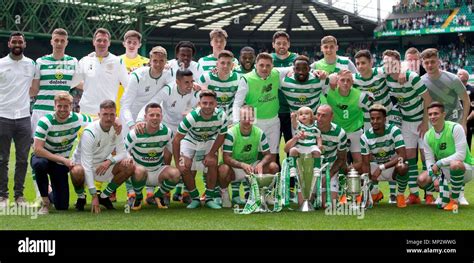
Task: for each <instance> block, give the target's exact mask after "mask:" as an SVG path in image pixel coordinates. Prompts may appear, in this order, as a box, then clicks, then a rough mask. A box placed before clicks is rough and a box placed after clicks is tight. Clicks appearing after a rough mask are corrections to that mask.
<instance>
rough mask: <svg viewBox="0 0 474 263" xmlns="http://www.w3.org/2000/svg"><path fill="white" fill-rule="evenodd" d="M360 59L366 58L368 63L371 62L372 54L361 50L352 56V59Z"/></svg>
mask: <svg viewBox="0 0 474 263" xmlns="http://www.w3.org/2000/svg"><path fill="white" fill-rule="evenodd" d="M361 57H364V58H367V59H368V60H369V61H371V60H372V54H370V51H368V50H367V49H362V50H359V51H357V53H356V54H355V56H354V59H357V58H361Z"/></svg>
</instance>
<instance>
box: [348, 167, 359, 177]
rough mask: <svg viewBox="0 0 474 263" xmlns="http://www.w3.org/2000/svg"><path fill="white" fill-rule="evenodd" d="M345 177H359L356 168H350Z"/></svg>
mask: <svg viewBox="0 0 474 263" xmlns="http://www.w3.org/2000/svg"><path fill="white" fill-rule="evenodd" d="M347 177H359V173H358V172H357V170H356V169H354V168H351V170H350V171H349V173H348V174H347Z"/></svg>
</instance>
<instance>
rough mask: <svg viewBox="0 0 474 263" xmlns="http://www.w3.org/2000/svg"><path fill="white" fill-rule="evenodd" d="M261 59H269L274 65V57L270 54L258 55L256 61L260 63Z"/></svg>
mask: <svg viewBox="0 0 474 263" xmlns="http://www.w3.org/2000/svg"><path fill="white" fill-rule="evenodd" d="M260 59H268V60H270V61H271V62H272V64H273V57H272V55H270V54H268V53H267V52H262V53H260V54H258V55H257V58H256V59H255V61H257V62H258V61H259V60H260Z"/></svg>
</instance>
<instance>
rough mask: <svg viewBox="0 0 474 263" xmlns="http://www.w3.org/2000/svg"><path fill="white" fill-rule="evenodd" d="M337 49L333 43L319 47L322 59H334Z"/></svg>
mask: <svg viewBox="0 0 474 263" xmlns="http://www.w3.org/2000/svg"><path fill="white" fill-rule="evenodd" d="M338 49H339V46H338V45H336V44H335V43H327V44H323V45H321V52H323V54H324V57H325V58H326V57H327V58H335V57H336V55H337V53H336V52H337V50H338Z"/></svg>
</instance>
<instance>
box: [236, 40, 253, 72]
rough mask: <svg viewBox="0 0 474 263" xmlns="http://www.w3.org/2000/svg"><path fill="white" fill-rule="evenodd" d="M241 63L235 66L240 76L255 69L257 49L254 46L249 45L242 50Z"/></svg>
mask: <svg viewBox="0 0 474 263" xmlns="http://www.w3.org/2000/svg"><path fill="white" fill-rule="evenodd" d="M239 64H240V65H239V66H237V67H235V68H234V71H235V72H237V73H238V74H239V78H240V76H242V75H244V74H247V73H249V72H250V71H252V70H254V69H255V50H254V49H253V48H252V47H248V46H247V47H243V48H242V49H241V50H240V56H239Z"/></svg>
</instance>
